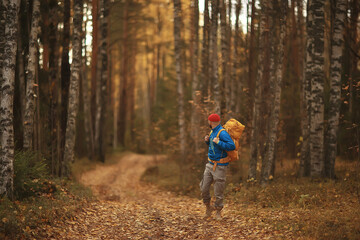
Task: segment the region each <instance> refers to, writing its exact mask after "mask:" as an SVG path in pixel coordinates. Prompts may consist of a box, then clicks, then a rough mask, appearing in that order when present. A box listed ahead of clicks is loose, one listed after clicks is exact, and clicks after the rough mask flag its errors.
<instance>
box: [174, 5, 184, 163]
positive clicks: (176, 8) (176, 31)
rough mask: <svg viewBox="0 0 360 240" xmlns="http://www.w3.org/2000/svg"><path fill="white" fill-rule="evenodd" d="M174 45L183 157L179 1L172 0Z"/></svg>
mask: <svg viewBox="0 0 360 240" xmlns="http://www.w3.org/2000/svg"><path fill="white" fill-rule="evenodd" d="M173 2H174V45H175V69H176V79H177V95H178V103H179V106H178V112H179V115H178V124H179V131H180V154H181V157H182V158H183V159H184V158H185V149H186V146H185V110H184V85H183V79H182V76H183V74H182V64H181V46H182V44H181V34H180V33H181V22H182V20H181V1H180V0H174V1H173Z"/></svg>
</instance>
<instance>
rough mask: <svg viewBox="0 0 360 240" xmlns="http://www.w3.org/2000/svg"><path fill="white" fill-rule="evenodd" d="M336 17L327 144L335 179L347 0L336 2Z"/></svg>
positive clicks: (327, 157)
mask: <svg viewBox="0 0 360 240" xmlns="http://www.w3.org/2000/svg"><path fill="white" fill-rule="evenodd" d="M334 7H335V17H334V23H333V29H334V33H333V38H332V44H331V69H330V78H331V81H330V109H329V119H328V128H327V129H328V130H327V132H326V135H325V137H326V140H325V143H326V144H327V146H326V147H325V149H326V152H325V154H326V155H325V174H326V176H327V177H329V178H334V177H335V173H334V167H335V158H336V153H337V151H336V148H337V147H336V145H337V136H338V129H339V116H340V104H341V99H340V98H341V70H342V66H341V60H342V50H343V45H344V34H343V30H344V20H345V17H346V0H337V1H335V6H334Z"/></svg>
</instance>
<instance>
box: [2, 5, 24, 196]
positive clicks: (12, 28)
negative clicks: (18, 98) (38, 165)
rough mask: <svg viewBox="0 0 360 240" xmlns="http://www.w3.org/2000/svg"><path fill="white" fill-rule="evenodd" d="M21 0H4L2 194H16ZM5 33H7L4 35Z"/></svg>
mask: <svg viewBox="0 0 360 240" xmlns="http://www.w3.org/2000/svg"><path fill="white" fill-rule="evenodd" d="M19 5H20V3H19V1H18V0H3V1H1V4H0V20H1V22H2V23H5V24H1V25H3V27H1V28H0V36H1V37H0V51H2V52H0V53H1V57H0V58H1V61H0V64H1V65H0V72H1V73H0V89H1V91H0V113H1V114H0V146H1V147H0V196H4V195H6V196H8V197H9V198H12V197H13V175H14V167H13V163H14V129H13V98H14V84H15V68H16V64H15V63H16V50H17V39H16V38H17V29H18V23H17V21H18V11H19ZM3 36H4V37H3Z"/></svg>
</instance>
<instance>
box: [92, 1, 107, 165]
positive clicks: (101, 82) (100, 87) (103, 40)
mask: <svg viewBox="0 0 360 240" xmlns="http://www.w3.org/2000/svg"><path fill="white" fill-rule="evenodd" d="M99 9H100V39H99V40H100V44H99V59H100V66H99V67H100V78H99V79H98V82H97V83H98V84H97V88H96V108H97V109H96V119H95V145H96V147H97V151H96V152H97V153H96V155H97V158H98V159H99V160H100V161H102V162H104V161H105V149H104V148H105V141H104V140H105V138H104V131H105V121H106V117H105V114H106V106H107V101H106V100H107V98H106V96H107V77H108V56H107V54H108V51H107V50H108V43H107V40H108V37H107V36H108V16H109V1H108V0H100V4H99Z"/></svg>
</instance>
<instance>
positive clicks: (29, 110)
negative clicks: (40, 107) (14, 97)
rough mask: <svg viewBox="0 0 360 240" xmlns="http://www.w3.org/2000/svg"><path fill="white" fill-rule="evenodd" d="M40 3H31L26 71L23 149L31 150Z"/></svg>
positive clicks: (37, 0)
mask: <svg viewBox="0 0 360 240" xmlns="http://www.w3.org/2000/svg"><path fill="white" fill-rule="evenodd" d="M39 20H40V1H39V0H34V1H33V11H32V19H31V33H30V39H29V58H28V62H27V69H26V107H25V118H24V144H23V147H24V149H32V148H33V143H32V140H33V132H34V112H35V97H36V94H35V91H34V87H35V70H36V67H37V64H38V63H37V49H38V47H37V39H38V33H39V29H40V28H39Z"/></svg>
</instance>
